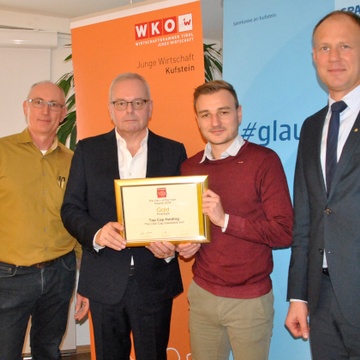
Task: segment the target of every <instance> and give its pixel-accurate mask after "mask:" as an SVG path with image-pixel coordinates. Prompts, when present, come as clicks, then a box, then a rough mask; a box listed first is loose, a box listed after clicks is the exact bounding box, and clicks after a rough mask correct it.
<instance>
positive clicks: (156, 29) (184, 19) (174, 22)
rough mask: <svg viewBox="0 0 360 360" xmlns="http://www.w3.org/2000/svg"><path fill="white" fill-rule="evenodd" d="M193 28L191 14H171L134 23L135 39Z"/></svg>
mask: <svg viewBox="0 0 360 360" xmlns="http://www.w3.org/2000/svg"><path fill="white" fill-rule="evenodd" d="M192 28H193V23H192V14H186V15H179V16H177V17H176V16H172V17H168V18H165V19H160V20H154V21H149V22H145V23H139V24H136V25H135V39H136V40H142V39H147V38H152V37H156V36H164V35H171V34H175V33H177V32H184V31H190V30H192Z"/></svg>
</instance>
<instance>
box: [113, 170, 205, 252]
mask: <svg viewBox="0 0 360 360" xmlns="http://www.w3.org/2000/svg"><path fill="white" fill-rule="evenodd" d="M114 186H115V196H116V210H117V217H118V221H119V222H120V223H122V224H123V225H124V228H125V229H124V231H123V234H121V235H122V236H123V237H124V238H125V239H126V241H127V246H146V245H149V244H150V242H153V241H169V242H172V243H174V244H180V243H183V242H199V243H207V242H210V222H209V219H208V217H207V216H206V215H203V213H202V194H203V192H204V190H205V189H206V188H207V186H208V176H207V175H199V176H173V177H156V178H144V179H125V180H123V179H117V180H114Z"/></svg>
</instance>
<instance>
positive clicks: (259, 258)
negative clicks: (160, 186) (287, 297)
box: [178, 81, 293, 360]
mask: <svg viewBox="0 0 360 360" xmlns="http://www.w3.org/2000/svg"><path fill="white" fill-rule="evenodd" d="M194 108H195V113H196V119H197V122H198V126H199V128H200V131H201V133H202V135H203V137H204V138H205V140H207V142H208V143H207V145H206V147H205V150H204V151H201V152H199V153H198V154H196V155H195V156H193V157H191V158H190V159H188V160H187V161H185V162H184V163H183V164H182V169H181V170H182V171H181V172H182V175H204V174H206V175H208V176H209V177H208V181H209V183H208V184H209V189H207V190H205V191H204V194H203V213H204V214H205V215H207V216H208V217H209V219H210V221H211V243H209V244H202V245H201V246H200V245H199V244H181V245H179V246H178V251H179V253H180V255H182V256H183V257H184V258H190V257H191V256H193V255H194V254H195V253H196V255H195V262H194V266H193V273H194V279H193V282H192V283H191V285H190V288H189V293H188V299H189V303H190V320H189V328H190V342H191V352H192V359H193V360H228V359H229V355H230V350H232V353H233V356H234V359H236V360H242V359H244V360H265V359H267V358H268V353H269V346H270V338H271V334H272V327H273V317H274V308H273V302H274V298H273V292H272V284H271V279H270V274H271V272H272V269H273V259H272V249H273V248H283V247H287V246H289V245H290V243H291V232H292V225H293V211H292V206H291V201H290V196H289V190H288V186H287V182H286V177H285V174H284V170H283V167H282V165H281V162H280V159H279V157H278V156H277V154H276V153H275V152H274V151H272V150H270V149H267V148H265V147H263V146H260V145H256V144H253V143H250V142H248V141H245V140H244V139H243V138H242V137H241V136H240V135H238V128H239V125H240V123H241V117H242V112H241V106H240V105H239V102H238V99H237V95H236V92H235V90H234V88H233V87H232V86H231V85H230V84H229V83H227V82H225V81H211V82H207V83H205V84H203V85H201V86H199V87H198V88H197V89H196V90H195V93H194Z"/></svg>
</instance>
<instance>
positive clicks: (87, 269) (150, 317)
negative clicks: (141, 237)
mask: <svg viewBox="0 0 360 360" xmlns="http://www.w3.org/2000/svg"><path fill="white" fill-rule="evenodd" d="M108 106H109V112H110V115H111V118H112V120H113V122H114V124H115V129H114V130H112V131H111V132H110V133H107V134H103V135H99V136H95V137H92V138H88V139H84V140H82V141H79V143H78V145H77V147H76V151H75V154H74V158H73V162H72V166H71V169H70V176H69V181H68V186H67V190H66V193H65V198H64V204H63V206H62V210H61V215H62V219H63V222H64V224H65V227H66V228H67V229H68V231H69V232H70V233H71V234H72V235H73V236H74V237H75V238H77V239H78V241H79V242H80V243H81V244H82V245H83V249H84V251H83V257H82V263H81V271H80V278H79V287H78V293H79V294H80V297H79V299H80V301H81V299H82V297H86V298H88V299H89V301H90V310H91V315H92V319H93V325H94V334H95V347H96V358H97V360H112V359H113V360H128V359H129V356H130V348H131V342H130V332H132V334H133V337H134V345H135V352H136V359H137V360H165V359H166V348H167V343H168V339H169V329H170V317H171V309H172V301H173V298H174V296H176V295H178V294H179V293H181V291H182V290H183V289H182V282H181V277H180V271H179V264H178V260H177V257H176V255H175V245H173V244H172V243H169V242H162V243H153V244H151V246H149V247H147V248H146V247H127V246H126V241H125V239H124V238H123V237H122V236H121V235H120V233H121V232H122V231H123V229H124V227H123V225H122V224H120V223H118V222H117V215H116V204H115V191H114V179H119V178H122V179H126V178H145V177H156V176H175V175H180V165H181V163H182V162H183V161H184V160H185V159H186V152H185V148H184V146H183V144H180V143H178V142H175V141H173V140H169V139H166V138H163V137H160V136H158V135H155V134H154V133H153V132H151V131H150V130H149V129H148V122H149V119H150V117H151V114H152V106H153V104H152V100H151V97H150V90H149V86H148V84H147V82H146V81H145V79H144V78H143V77H141V76H140V75H138V74H134V73H125V74H121V75H119V76H118V77H116V78H115V79H114V80H113V82H112V84H111V87H110V92H109V105H108ZM139 211H141V209H139Z"/></svg>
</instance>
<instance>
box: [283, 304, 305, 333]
mask: <svg viewBox="0 0 360 360" xmlns="http://www.w3.org/2000/svg"><path fill="white" fill-rule="evenodd" d="M308 315H309V311H308V306H307V303H305V302H302V301H291V302H290V307H289V311H288V314H287V316H286V320H285V325H286V327H287V328H288V330H289V331H290V333H291V334H292V335H293V336H294V337H295V338H299V337H302V338H303V339H306V340H307V339H308V338H309V332H310V328H309V323H308Z"/></svg>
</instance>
